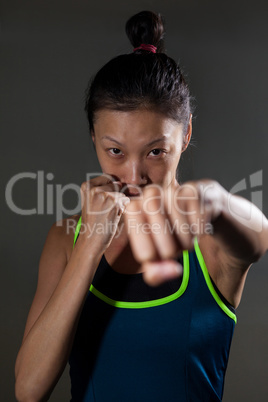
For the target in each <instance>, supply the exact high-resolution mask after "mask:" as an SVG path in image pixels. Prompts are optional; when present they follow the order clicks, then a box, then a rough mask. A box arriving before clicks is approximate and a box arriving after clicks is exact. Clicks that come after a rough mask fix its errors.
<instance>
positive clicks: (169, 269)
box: [143, 260, 183, 286]
mask: <svg viewBox="0 0 268 402" xmlns="http://www.w3.org/2000/svg"><path fill="white" fill-rule="evenodd" d="M143 269H144V273H143V278H144V281H145V282H146V283H147V284H148V285H150V286H158V285H160V284H161V283H164V282H166V281H168V280H172V279H175V278H179V277H180V276H182V274H183V267H182V266H181V264H179V263H178V262H177V261H174V260H165V261H157V262H146V263H144V264H143Z"/></svg>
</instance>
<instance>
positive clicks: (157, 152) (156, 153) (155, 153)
mask: <svg viewBox="0 0 268 402" xmlns="http://www.w3.org/2000/svg"><path fill="white" fill-rule="evenodd" d="M163 153H165V151H164V150H163V149H160V148H155V149H153V150H152V151H151V152H149V155H150V154H152V155H153V156H160V155H162V154H163Z"/></svg>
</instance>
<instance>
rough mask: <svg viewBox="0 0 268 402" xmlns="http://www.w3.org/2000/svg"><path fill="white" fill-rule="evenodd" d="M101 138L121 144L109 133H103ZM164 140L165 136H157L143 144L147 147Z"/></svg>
mask: <svg viewBox="0 0 268 402" xmlns="http://www.w3.org/2000/svg"><path fill="white" fill-rule="evenodd" d="M101 140H110V141H113V142H115V143H116V144H118V145H120V146H123V144H122V143H121V142H119V141H117V140H116V139H114V138H112V137H110V136H109V135H105V136H104V137H102V138H101ZM165 140H166V138H158V139H156V140H153V141H151V142H149V143H148V144H145V146H146V147H148V146H150V145H153V144H155V143H157V142H161V141H165Z"/></svg>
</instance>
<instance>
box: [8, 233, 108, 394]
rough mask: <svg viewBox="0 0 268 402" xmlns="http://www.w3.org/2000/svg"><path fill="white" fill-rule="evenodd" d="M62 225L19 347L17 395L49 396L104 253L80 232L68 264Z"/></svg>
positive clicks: (44, 262) (43, 263)
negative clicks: (90, 244) (87, 240)
mask: <svg viewBox="0 0 268 402" xmlns="http://www.w3.org/2000/svg"><path fill="white" fill-rule="evenodd" d="M61 229H62V228H57V227H56V226H55V225H53V227H52V228H51V230H50V232H49V235H48V238H47V241H46V244H45V247H44V251H43V253H42V256H41V260H40V269H39V281H38V288H37V292H36V295H35V298H34V302H33V304H32V307H31V310H30V313H29V317H28V320H27V324H26V329H25V334H24V339H23V343H22V346H21V349H20V351H19V354H18V357H17V361H16V367H15V374H16V397H17V399H18V400H19V401H24V400H32V401H39V400H47V399H48V397H49V395H50V393H51V391H52V390H53V388H54V386H55V384H56V382H57V381H58V379H59V377H60V375H61V373H62V371H63V370H64V367H65V365H66V363H67V360H68V356H69V353H70V348H71V346H72V342H73V338H74V334H75V329H76V325H77V321H78V318H79V313H80V310H81V307H82V306H83V302H84V299H85V296H86V294H87V292H88V289H89V285H90V283H91V281H92V278H93V276H94V273H95V270H96V268H97V266H98V262H99V260H100V257H101V253H100V252H99V251H97V250H96V251H94V250H92V248H91V250H89V248H88V246H87V245H86V243H85V241H83V240H84V239H83V236H82V235H80V236H79V238H78V241H77V244H76V247H75V248H74V250H73V253H72V255H71V258H70V260H69V262H68V264H67V265H66V253H65V249H64V248H63V244H62V234H61V233H60V231H61Z"/></svg>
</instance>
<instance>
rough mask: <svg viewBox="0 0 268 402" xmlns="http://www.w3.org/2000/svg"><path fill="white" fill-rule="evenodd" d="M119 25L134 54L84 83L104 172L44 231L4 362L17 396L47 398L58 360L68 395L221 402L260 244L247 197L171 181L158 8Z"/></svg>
mask: <svg viewBox="0 0 268 402" xmlns="http://www.w3.org/2000/svg"><path fill="white" fill-rule="evenodd" d="M126 31H127V34H128V37H129V39H130V41H131V43H132V45H133V47H134V51H133V53H131V54H127V55H122V56H119V57H116V58H115V59H113V60H111V61H110V62H109V63H107V64H106V65H105V66H104V67H103V68H102V69H101V70H100V71H99V72H98V73H97V75H96V77H95V78H94V80H93V81H92V82H91V85H90V86H89V89H88V93H87V100H86V111H87V115H88V119H89V128H90V133H91V136H92V140H93V142H94V145H95V148H96V152H97V156H98V159H99V162H100V165H101V168H102V171H103V175H102V176H99V177H95V178H93V179H91V180H90V181H88V182H85V183H83V184H82V186H81V200H82V212H81V217H80V216H73V217H70V218H68V219H65V220H63V222H60V225H59V223H56V224H54V225H53V226H52V228H51V229H50V231H49V234H48V237H47V240H46V243H45V246H44V250H43V252H42V256H41V260H40V267H39V279H38V286H37V291H36V295H35V298H34V300H33V304H32V307H31V309H30V313H29V316H28V319H27V323H26V328H25V334H24V338H23V342H22V346H21V348H20V351H19V354H18V357H17V361H16V396H17V399H18V400H19V401H25V400H27V401H28V400H31V401H39V400H47V399H48V398H49V395H50V394H51V392H52V390H53V388H54V387H55V385H56V383H57V381H58V379H59V377H60V375H61V373H62V371H63V370H64V367H65V366H66V364H67V361H68V360H69V362H70V375H71V381H72V400H73V401H82V400H83V401H93V400H96V401H111V400H112V401H125V400H129V401H137V400H139V401H150V400H153V401H177V400H178V401H206V402H207V401H219V400H221V399H222V394H223V382H224V375H225V370H226V366H227V362H228V354H229V349H230V344H231V339H232V334H233V330H234V325H235V322H236V316H235V308H237V306H238V305H239V302H240V299H241V294H242V291H243V286H244V283H245V279H246V275H247V272H248V270H249V267H250V265H251V264H252V263H253V262H255V261H257V260H258V259H259V258H260V257H261V256H262V255H263V254H264V253H265V252H266V250H267V248H268V240H267V238H268V224H267V220H266V219H265V217H264V216H263V215H262V213H261V212H260V211H259V210H258V209H257V208H256V207H254V206H253V205H252V204H251V203H249V202H248V201H246V200H244V199H242V198H239V197H235V196H230V195H229V194H228V193H227V192H226V191H225V190H224V189H223V188H222V187H221V186H220V185H219V184H218V183H216V182H214V181H211V180H208V179H206V180H202V181H197V182H189V183H186V184H184V185H183V186H181V185H179V183H178V182H177V180H176V170H177V166H178V163H179V160H180V156H181V153H182V152H183V151H184V150H185V149H186V148H187V146H188V144H189V141H190V138H191V131H192V124H191V119H192V110H191V102H190V100H191V99H190V93H189V89H188V86H187V85H186V83H185V81H184V78H183V76H182V74H181V71H180V69H179V66H177V65H176V63H175V62H174V60H172V59H171V58H169V57H168V56H167V55H166V54H165V53H163V52H162V45H163V43H162V42H163V34H164V30H163V24H162V20H161V17H160V16H157V15H155V14H153V13H151V12H142V13H139V14H137V15H135V16H134V17H132V18H131V19H130V20H129V21H128V22H127V25H126ZM249 213H251V215H250V218H251V219H248V216H249ZM73 221H75V226H76V231H75V236H74V233H73V232H72V231H70V230H69V228H70V226H72V223H73ZM89 288H90V291H89Z"/></svg>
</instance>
